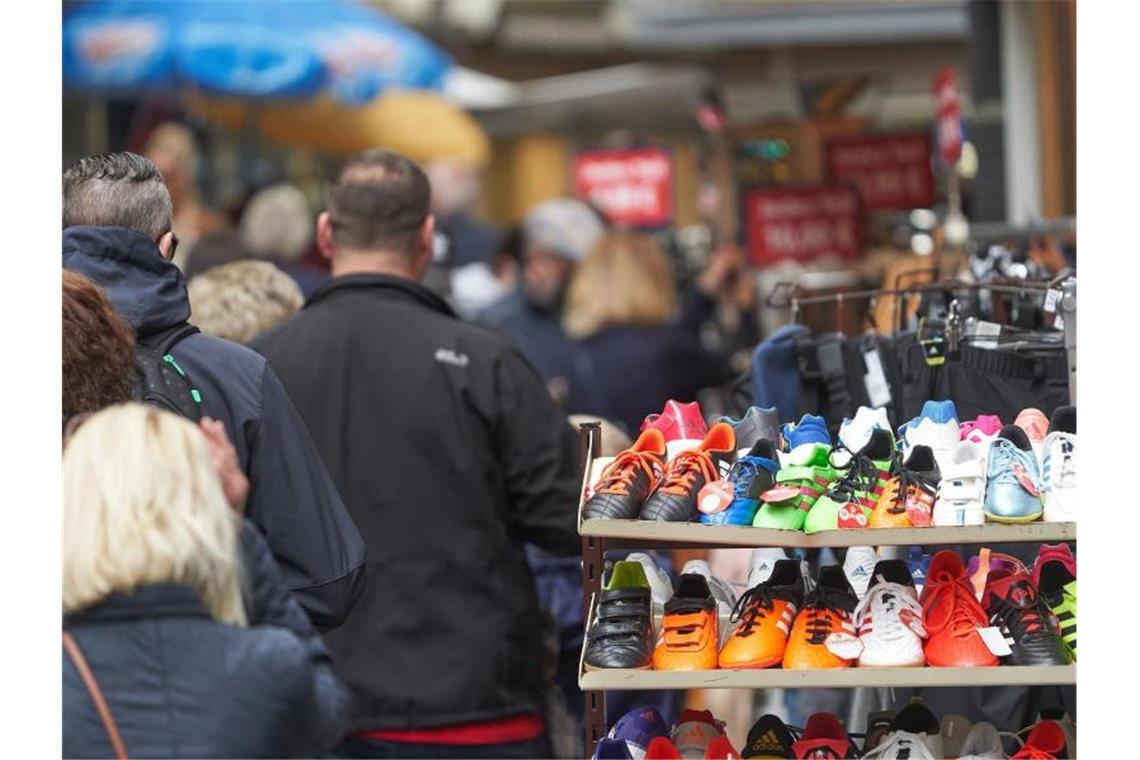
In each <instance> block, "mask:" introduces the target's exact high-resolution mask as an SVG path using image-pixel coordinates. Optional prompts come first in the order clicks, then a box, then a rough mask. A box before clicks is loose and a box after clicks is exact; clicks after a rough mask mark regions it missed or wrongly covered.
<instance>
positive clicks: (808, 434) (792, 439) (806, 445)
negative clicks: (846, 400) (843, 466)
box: [780, 414, 831, 461]
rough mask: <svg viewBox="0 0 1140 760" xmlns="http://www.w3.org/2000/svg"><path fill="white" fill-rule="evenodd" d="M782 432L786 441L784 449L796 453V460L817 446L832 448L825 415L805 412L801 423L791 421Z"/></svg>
mask: <svg viewBox="0 0 1140 760" xmlns="http://www.w3.org/2000/svg"><path fill="white" fill-rule="evenodd" d="M780 432H781V434H782V437H783V441H784V451H786V452H788V453H789V454H796V455H797V456H796V457H794V459H795V460H796V461H798V460H799V459H800V458H802V457H803V456H805V455H806V453H807V452H810V451H813V450H814V449H815V448H816V447H817V446H826V447H827V449H828V450H829V451H830V450H831V435H830V434H829V433H828V432H827V423H826V422H824V419H823V417H816V416H815V415H814V414H805V415H804V416H803V417H801V418H800V421H799V423H794V422H790V423H788V424H787V425H784V427H783V429H782V430H781V431H780ZM809 458H810V457H809Z"/></svg>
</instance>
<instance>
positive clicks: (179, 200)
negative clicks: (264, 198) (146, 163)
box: [143, 121, 227, 269]
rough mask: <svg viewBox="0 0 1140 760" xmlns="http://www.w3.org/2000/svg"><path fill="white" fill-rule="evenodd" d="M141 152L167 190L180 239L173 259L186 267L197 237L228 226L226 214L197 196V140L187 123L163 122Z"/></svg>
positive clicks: (198, 154) (198, 157) (183, 267)
mask: <svg viewBox="0 0 1140 760" xmlns="http://www.w3.org/2000/svg"><path fill="white" fill-rule="evenodd" d="M143 154H144V155H145V156H146V157H147V158H149V159H150V160H151V161H153V162H154V165H155V166H157V167H158V170H159V171H160V172H161V173H162V177H163V179H164V180H165V181H166V186H167V188H168V189H169V191H170V200H171V203H172V204H173V212H174V221H173V223H172V225H171V228H172V229H173V230H174V234H176V235H177V236H178V240H179V246H178V250H177V251H176V252H175V254H174V259H173V261H174V264H175V266H177V267H178V268H179V269H185V267H186V264H187V262H188V261H189V260H190V257H191V255H192V254H193V251H194V248H195V246H197V244H198V238H200V237H201V236H202V235H205V234H206V233H208V232H213V231H215V230H220V229H223V228H225V227H226V226H227V224H226V218H225V217H224V216H223V215H222V214H219V213H217V212H215V211H211V210H210V209H208V208H206V207H205V206H204V205H203V204H202V202H201V200H200V199H199V197H198V183H197V169H198V162H199V161H200V152H199V150H198V140H197V139H196V138H195V137H194V133H193V132H191V131H190V128H189V127H186V126H185V125H183V124H178V123H177V122H173V121H168V122H164V123H163V124H159V125H158V126H157V127H156V128H155V130H154V132H152V133H151V135H150V137H149V138H148V139H147V141H146V146H145V147H144V148H143Z"/></svg>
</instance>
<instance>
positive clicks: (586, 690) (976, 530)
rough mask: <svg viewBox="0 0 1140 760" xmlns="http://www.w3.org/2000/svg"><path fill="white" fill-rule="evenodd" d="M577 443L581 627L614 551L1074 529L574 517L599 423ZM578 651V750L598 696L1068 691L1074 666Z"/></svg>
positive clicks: (1054, 535) (1059, 536) (1014, 535)
mask: <svg viewBox="0 0 1140 760" xmlns="http://www.w3.org/2000/svg"><path fill="white" fill-rule="evenodd" d="M579 433H580V436H581V439H582V447H581V451H582V462H581V464H582V493H581V497H580V500H579V506H578V533H579V535H580V536H581V539H582V585H583V592H584V593H583V600H582V603H583V613H584V619H585V621H586V626H587V627H588V626H589V625H590V621H592V620H593V612H594V609H593V608H594V603H595V599H596V598H597V596H598V595H599V594H600V593H601V588H602V576H603V573H604V569H605V568H604V562H605V553H606V552H607V551H610V550H615V549H623V550H624V549H645V550H649V549H678V548H688V549H702V548H741V549H753V548H756V547H783V548H823V547H833V548H840V547H849V546H906V545H940V544H941V545H946V544H950V545H953V544H997V543H1022V542H1028V543H1045V542H1058V541H1074V540H1076V524H1075V523H1045V522H1034V523H1028V524H1024V525H999V524H995V523H988V524H985V525H978V526H966V527H949V528H938V527H929V528H867V529H860V530H832V531H821V532H819V533H813V534H806V533H802V532H799V531H784V530H771V529H765V528H754V527H746V526H717V525H703V524H700V523H665V522H655V521H648V520H582V507H583V504H584V501H585V494H586V492H587V488H588V486H589V485H590V479H591V475H592V474H593V473H594V470H595V468H594V460H595V459H596V456H597V454H596V452H597V451H598V450H599V449H600V445H601V427H600V424H599V423H596V422H587V423H584V424H582V425H581V426H580V429H579ZM585 646H586V642H585V641H583V650H582V655H581V656H580V658H579V664H578V686H579V688H581V689H582V692H583V694H584V697H585V723H586V749H587V751H588V753H589V754H590V755H592V754H593V749H594V745H595V744H596V743H597V741H598V740H599V739H601V738H602V737H604V736H605V734H606V731H607V728H608V724H607V721H606V704H605V691H604V690H607V689H638V690H661V689H771V688H792V689H794V688H807V687H816V688H820V687H822V688H854V687H859V686H882V687H891V686H894V687H944V686H1039V685H1046V684H1075V683H1076V675H1077V674H1076V665H1063V666H1040V667H1026V666H1013V665H1000V666H995V667H978V668H933V667H920V668H857V667H852V668H836V669H819V670H784V669H781V668H764V669H755V670H699V671H660V670H631V669H608V670H601V669H587V668H586V666H585V662H584V659H585Z"/></svg>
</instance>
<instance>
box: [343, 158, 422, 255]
mask: <svg viewBox="0 0 1140 760" xmlns="http://www.w3.org/2000/svg"><path fill="white" fill-rule="evenodd" d="M430 210H431V185H430V184H429V183H428V178H427V175H426V174H424V172H423V169H421V168H420V167H419V166H418V165H417V164H416V163H415V162H414V161H412V160H411V159H408V158H405V157H404V156H401V155H400V154H399V153H394V152H392V151H390V150H383V149H380V148H377V149H374V150H367V151H364V152H363V153H359V154H357V155H355V156H353V157H352V158H350V159H349V160H348V161H347V162H346V163H345V165H344V166H343V167H342V168H341V170H340V173H339V174H338V175H337V178H336V181H335V182H333V183H332V184H331V185H330V186H329V188H328V213H329V220H330V222H331V223H332V234H333V243H334V244H335V245H337V246H342V247H345V248H357V249H360V250H378V249H384V250H395V251H399V252H401V253H410V252H411V250H412V247H413V246H414V245H415V241H416V236H417V235H418V233H419V231H420V228H421V227H422V226H423V223H424V220H425V219H427V216H428V213H429V212H430Z"/></svg>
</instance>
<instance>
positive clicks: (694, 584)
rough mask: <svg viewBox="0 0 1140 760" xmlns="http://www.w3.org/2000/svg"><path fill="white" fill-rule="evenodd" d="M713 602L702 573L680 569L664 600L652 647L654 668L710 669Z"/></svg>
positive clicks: (714, 642) (714, 638)
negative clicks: (658, 631) (655, 642)
mask: <svg viewBox="0 0 1140 760" xmlns="http://www.w3.org/2000/svg"><path fill="white" fill-rule="evenodd" d="M717 650H718V641H717V602H716V599H715V598H713V595H712V592H711V591H710V590H709V584H708V581H707V580H706V578H705V576H703V575H700V574H697V573H683V574H682V575H681V577H680V579H679V580H678V582H677V590H676V592H675V593H674V594H673V598H672V599H670V600H669V601H668V602H666V604H665V615H664V617H662V618H661V634H660V635H659V636H658V637H657V646H656V648H654V650H653V667H654V669H655V670H711V669H713V668H716V664H717Z"/></svg>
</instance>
